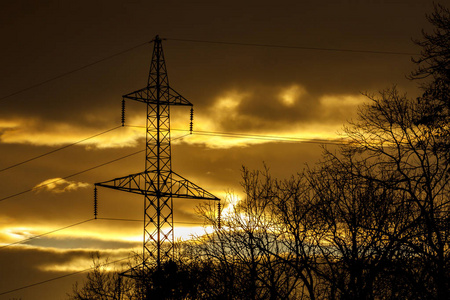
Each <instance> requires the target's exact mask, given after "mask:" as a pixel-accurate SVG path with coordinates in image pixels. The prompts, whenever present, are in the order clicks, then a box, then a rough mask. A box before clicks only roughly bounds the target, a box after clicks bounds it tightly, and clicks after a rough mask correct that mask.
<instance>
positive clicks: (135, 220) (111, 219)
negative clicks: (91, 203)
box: [0, 218, 204, 249]
mask: <svg viewBox="0 0 450 300" xmlns="http://www.w3.org/2000/svg"><path fill="white" fill-rule="evenodd" d="M97 220H107V221H124V222H144V220H140V219H122V218H97ZM173 223H174V224H191V225H203V224H204V223H202V222H173ZM0 249H1V248H0Z"/></svg>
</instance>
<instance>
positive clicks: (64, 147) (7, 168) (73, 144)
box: [0, 126, 122, 172]
mask: <svg viewBox="0 0 450 300" xmlns="http://www.w3.org/2000/svg"><path fill="white" fill-rule="evenodd" d="M120 127H122V126H117V127H114V128H111V129H108V130H105V131H103V132H100V133H97V134H95V135H93V136H90V137H87V138H84V139H82V140H79V141H77V142H75V143H72V144H69V145H66V146H62V147H60V148H57V149H54V150H51V151H49V152H46V153H43V154H41V155H38V156H35V157H32V158H30V159H27V160H24V161H22V162H19V163H16V164H14V165H11V166H9V167H6V168H3V169H0V172H3V171H6V170H9V169H12V168H15V167H17V166H20V165H23V164H25V163H28V162H30V161H33V160H36V159H38V158H41V157H44V156H47V155H50V154H52V153H55V152H58V151H61V150H63V149H66V148H69V147H72V146H75V145H78V144H80V143H82V142H85V141H87V140H90V139H93V138H95V137H98V136H100V135H102V134H105V133H108V132H110V131H114V130H116V129H118V128H120Z"/></svg>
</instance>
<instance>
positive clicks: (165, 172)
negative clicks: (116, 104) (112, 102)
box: [95, 36, 219, 279]
mask: <svg viewBox="0 0 450 300" xmlns="http://www.w3.org/2000/svg"><path fill="white" fill-rule="evenodd" d="M153 43H154V48H153V55H152V61H151V64H150V72H149V76H148V82H147V86H146V87H144V88H142V89H140V90H137V91H134V92H132V93H129V94H126V95H124V96H123V101H125V99H130V100H134V101H138V102H142V103H145V104H147V126H146V151H145V170H144V171H143V172H140V173H136V174H131V175H128V176H125V177H119V178H115V179H112V180H109V181H104V182H99V183H96V184H95V187H97V186H102V187H106V188H111V189H116V190H121V191H125V192H129V193H135V194H140V195H143V196H144V240H143V253H142V264H140V265H138V266H136V267H134V268H132V269H130V270H129V271H127V272H125V274H124V275H125V276H130V277H134V278H136V279H139V278H140V277H142V276H145V275H146V274H148V271H149V268H150V267H151V262H156V264H157V266H158V268H160V267H161V263H162V262H164V261H166V260H169V259H171V258H172V256H173V243H174V234H173V198H186V199H204V200H219V198H217V197H216V196H214V195H213V194H211V193H209V192H207V191H206V190H204V189H202V188H201V187H199V186H198V185H196V184H194V183H192V182H190V181H189V180H187V179H186V178H184V177H182V176H180V175H178V174H177V173H175V172H174V171H172V165H171V146H170V106H171V105H184V106H190V107H191V109H192V106H193V105H192V103H190V102H189V101H188V100H186V99H185V98H184V97H183V96H181V95H180V94H179V93H177V92H176V91H175V90H173V89H172V88H171V87H170V86H169V79H168V77H167V70H166V64H165V61H164V53H163V49H162V43H161V39H160V38H159V37H158V36H156V37H155V39H154V40H153ZM122 103H123V104H124V102H122ZM123 112H124V106H122V113H123ZM191 117H192V110H191ZM123 122H124V115H122V123H123ZM191 130H192V119H191ZM95 205H96V204H95ZM95 214H96V206H95ZM150 259H151V260H150Z"/></svg>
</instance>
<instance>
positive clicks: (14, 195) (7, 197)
mask: <svg viewBox="0 0 450 300" xmlns="http://www.w3.org/2000/svg"><path fill="white" fill-rule="evenodd" d="M187 135H189V134H184V135H182V136H179V137H177V138H174V139H173V140H177V139H181V138H184V137H185V136H187ZM145 150H146V149H143V150H139V151H136V152H133V153H130V154H127V155H124V156H121V157H119V158H116V159H113V160H110V161H108V162H105V163H102V164H99V165H96V166H94V167H91V168H88V169H85V170H82V171H79V172H77V173H74V174H71V175H68V176H66V177H63V178H59V179H56V180H53V181H51V182H48V183H46V184H42V185H40V186H39V187H44V186H47V185H50V184H53V183H56V182H59V181H62V180H65V179H68V178H71V177H74V176H77V175H80V174H83V173H86V172H89V171H92V170H94V169H98V168H100V167H103V166H106V165H109V164H111V163H113V162H116V161H119V160H122V159H125V158H128V157H130V156H133V155H136V154H139V153H141V152H144V151H145ZM34 189H35V188H34V187H33V188H30V189H27V190H24V191H22V192H19V193H16V194H13V195H9V196H6V197H4V198H0V202H1V201H5V200H7V199H10V198H13V197H16V196H19V195H22V194H25V193H28V192H31V191H33V190H34Z"/></svg>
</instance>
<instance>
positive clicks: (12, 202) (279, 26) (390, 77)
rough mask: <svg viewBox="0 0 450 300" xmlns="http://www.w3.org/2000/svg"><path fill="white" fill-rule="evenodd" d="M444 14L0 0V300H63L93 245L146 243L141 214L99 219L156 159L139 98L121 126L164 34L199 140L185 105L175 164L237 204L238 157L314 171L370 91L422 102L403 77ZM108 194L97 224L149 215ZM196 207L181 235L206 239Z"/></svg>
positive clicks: (400, 6) (182, 206) (137, 203)
mask: <svg viewBox="0 0 450 300" xmlns="http://www.w3.org/2000/svg"><path fill="white" fill-rule="evenodd" d="M442 3H443V4H445V2H442ZM447 4H448V3H447ZM432 9H433V5H432V2H431V1H428V0H391V1H387V0H386V1H384V0H315V1H313V0H310V1H309V0H308V1H307V0H296V1H277V2H273V1H266V0H259V1H242V0H240V1H235V0H230V1H170V0H168V1H159V2H156V1H139V0H129V1H115V0H110V1H84V0H81V1H45V0H42V1H30V0H24V1H1V2H0V24H1V25H0V37H1V39H2V47H1V48H0V54H1V55H0V65H1V69H0V77H1V79H0V170H1V171H0V180H1V181H0V266H1V268H0V279H1V280H0V300H3V299H13V298H22V299H30V300H33V299H50V300H52V299H64V297H65V294H66V293H67V292H70V290H71V288H72V284H73V283H75V282H76V281H81V280H83V277H84V276H85V275H86V273H80V274H77V275H71V276H67V277H62V276H65V275H68V274H72V273H74V272H78V271H82V270H85V269H87V268H89V267H90V266H91V265H92V259H91V256H92V252H95V251H99V252H100V253H101V256H102V257H103V258H105V259H106V258H108V259H109V261H114V260H118V259H122V258H126V257H128V256H129V255H130V253H131V252H132V251H139V250H140V249H141V243H142V231H143V225H142V223H141V222H134V221H113V220H91V221H89V220H90V219H91V218H93V184H94V183H96V182H101V181H106V180H110V179H113V178H116V177H121V176H125V175H128V174H131V173H137V172H141V171H143V170H144V161H145V157H144V153H143V152H142V151H141V152H139V153H137V154H134V155H131V154H133V153H136V152H138V151H140V150H144V149H145V139H144V137H145V130H144V129H143V128H142V126H144V125H145V118H146V115H145V107H144V105H143V104H142V103H137V102H135V103H133V102H130V101H129V102H127V105H126V124H127V125H130V126H129V127H120V125H121V100H122V95H124V94H127V93H130V92H133V91H135V90H137V89H140V88H143V87H144V86H145V85H146V83H147V76H148V70H149V65H150V61H151V53H152V47H153V45H152V44H151V43H149V42H150V41H151V40H152V39H153V38H154V37H155V36H156V35H159V36H160V37H161V38H163V39H164V40H163V49H164V55H165V60H166V66H167V70H168V75H169V82H170V86H171V87H172V88H173V89H175V90H176V91H177V92H179V93H180V94H181V95H183V96H184V97H185V98H186V99H188V100H189V101H190V102H191V103H193V104H194V132H193V134H192V135H187V134H188V133H189V132H188V129H189V109H188V108H186V107H172V108H171V128H172V169H173V171H175V172H176V173H178V174H180V175H182V176H183V177H185V178H187V179H189V180H190V181H192V182H194V183H196V184H198V185H199V186H201V187H202V188H204V189H206V190H208V191H209V192H211V193H213V194H215V195H216V196H218V197H220V198H222V199H225V198H227V197H230V194H232V195H234V196H233V197H236V198H239V197H242V189H241V186H240V174H241V169H242V166H245V167H247V168H249V169H261V168H263V167H264V165H266V166H267V167H269V169H270V170H271V172H272V174H273V176H275V177H277V178H281V179H282V178H288V177H290V176H291V175H293V174H296V173H297V172H301V171H302V169H304V168H305V166H309V167H314V165H315V164H316V163H317V162H318V161H319V159H320V157H321V153H322V151H323V149H322V148H321V142H323V141H324V142H326V143H327V145H326V147H327V148H328V149H330V150H333V149H335V148H336V146H335V145H333V143H335V142H338V141H340V139H341V138H342V136H341V135H339V132H342V127H343V125H344V124H346V122H347V121H349V120H351V119H354V118H356V116H357V110H358V106H359V105H361V104H363V103H367V102H368V100H367V97H366V96H364V94H365V93H369V94H375V93H377V92H378V91H381V90H383V89H386V88H390V87H392V86H393V85H396V86H397V87H398V88H399V90H401V91H403V92H408V94H409V95H410V96H414V95H417V93H418V89H417V83H416V82H411V81H409V80H408V79H407V78H406V75H408V74H409V73H410V72H411V71H412V70H413V69H414V64H413V63H412V62H411V57H412V56H414V54H415V53H419V52H420V48H419V47H418V46H416V45H415V44H414V43H413V42H412V40H413V39H419V38H420V37H421V31H422V29H424V30H425V31H430V30H432V29H431V27H430V25H429V24H428V22H427V20H426V18H425V14H427V13H431V12H432ZM386 52H389V53H386ZM60 75H63V76H60ZM133 126H134V127H133ZM117 127H119V128H117ZM206 132H208V133H209V134H208V135H207V134H205V133H206ZM212 132H214V133H212ZM99 133H102V134H101V135H98V136H96V137H95V138H90V139H87V140H85V141H83V142H79V141H81V140H84V139H86V138H89V137H92V136H94V135H97V134H99ZM218 133H222V134H218ZM78 142H79V143H78ZM73 143H77V144H76V145H73V146H70V147H67V148H64V149H62V150H58V151H56V152H53V153H50V154H48V155H45V156H43V157H40V158H39V159H34V160H31V161H28V162H26V161H27V160H29V159H31V158H34V157H37V156H40V155H42V154H45V153H49V152H51V151H54V150H56V149H59V148H60V147H64V146H67V145H70V144H73ZM127 155H130V156H128V157H126V158H123V157H125V156H127ZM118 158H121V159H120V160H117V159H118ZM114 160H117V161H115V162H113V163H108V162H111V161H114ZM22 162H25V163H23V164H21V163H22ZM106 163H108V164H106ZM16 164H20V165H17V166H15V167H11V166H14V165H16ZM98 201H99V208H98V215H99V217H101V218H107V219H113V218H114V219H128V220H140V219H142V217H143V199H142V198H141V197H139V196H136V195H130V194H128V193H123V192H119V191H114V190H107V189H99V195H98ZM200 203H201V202H200V201H194V200H181V199H175V200H174V208H173V209H174V221H175V236H176V238H184V239H185V238H189V236H190V235H192V234H201V232H203V231H202V230H203V229H202V228H201V226H202V220H201V219H199V218H198V216H197V215H196V213H195V208H196V206H197V205H199V204H200ZM66 227H67V228H66ZM62 228H64V229H62ZM55 230H57V231H55ZM52 231H55V232H53V233H49V232H52ZM47 233H48V234H47ZM41 234H44V235H43V236H41V237H39V238H35V239H32V240H29V241H27V242H25V243H18V242H21V241H23V240H24V239H27V238H30V237H34V236H37V235H41ZM12 243H18V244H14V245H11V244H12ZM5 246H6V247H5ZM111 266H112V268H114V266H113V265H111ZM60 277H62V278H60ZM56 278H59V279H56ZM47 280H50V281H49V282H46V283H44V284H38V285H34V286H30V287H28V288H23V287H26V286H29V285H33V284H35V283H39V282H43V281H47ZM15 289H18V290H17V291H14V292H9V291H12V290H15ZM6 292H9V293H6Z"/></svg>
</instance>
